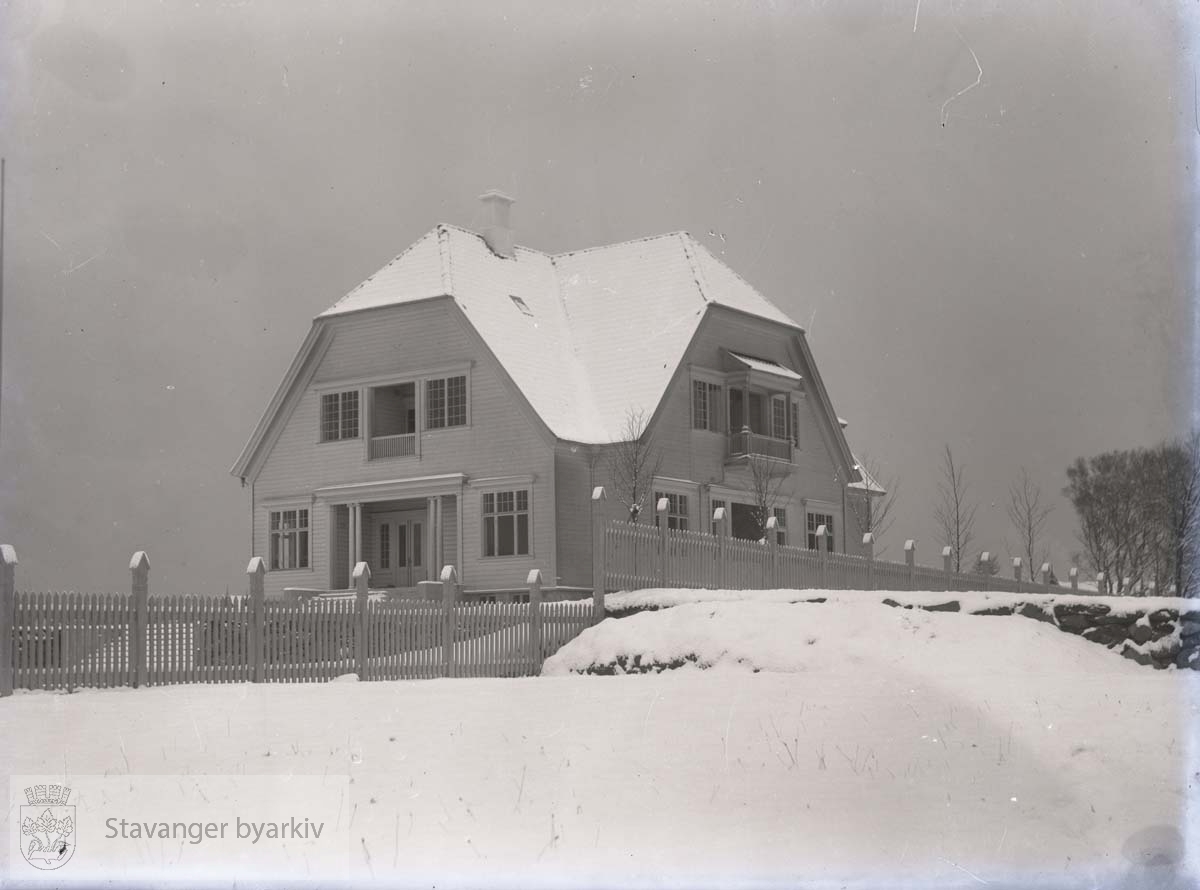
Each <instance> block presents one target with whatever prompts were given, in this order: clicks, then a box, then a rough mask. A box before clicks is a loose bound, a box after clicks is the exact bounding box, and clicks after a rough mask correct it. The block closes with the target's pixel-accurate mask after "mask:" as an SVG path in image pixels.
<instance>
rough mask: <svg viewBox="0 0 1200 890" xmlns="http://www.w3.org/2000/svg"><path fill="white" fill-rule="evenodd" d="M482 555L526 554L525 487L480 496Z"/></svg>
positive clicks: (527, 501)
mask: <svg viewBox="0 0 1200 890" xmlns="http://www.w3.org/2000/svg"><path fill="white" fill-rule="evenodd" d="M483 555H484V556H528V555H529V490H528V489H517V490H514V491H490V492H488V493H486V494H485V495H484V496H483Z"/></svg>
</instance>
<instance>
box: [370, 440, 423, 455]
mask: <svg viewBox="0 0 1200 890" xmlns="http://www.w3.org/2000/svg"><path fill="white" fill-rule="evenodd" d="M370 446H371V447H370V460H378V459H380V458H384V457H412V456H413V455H414V454H416V453H417V434H416V433H400V434H398V435H394V436H372V437H371V442H370Z"/></svg>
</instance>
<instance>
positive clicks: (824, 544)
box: [817, 525, 829, 590]
mask: <svg viewBox="0 0 1200 890" xmlns="http://www.w3.org/2000/svg"><path fill="white" fill-rule="evenodd" d="M828 534H829V529H828V528H826V527H825V526H824V525H818V526H817V563H818V564H819V565H820V567H821V589H822V590H828V589H829V564H828V562H827V557H828V556H829V540H828V537H827V536H828Z"/></svg>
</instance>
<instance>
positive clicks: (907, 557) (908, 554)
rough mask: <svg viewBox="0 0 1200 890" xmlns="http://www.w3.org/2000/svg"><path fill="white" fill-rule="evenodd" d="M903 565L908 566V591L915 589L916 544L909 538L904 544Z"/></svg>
mask: <svg viewBox="0 0 1200 890" xmlns="http://www.w3.org/2000/svg"><path fill="white" fill-rule="evenodd" d="M904 564H905V565H906V566H908V589H909V590H916V589H917V542H916V541H914V540H913V539H912V538H909V539H908V540H907V541H905V542H904Z"/></svg>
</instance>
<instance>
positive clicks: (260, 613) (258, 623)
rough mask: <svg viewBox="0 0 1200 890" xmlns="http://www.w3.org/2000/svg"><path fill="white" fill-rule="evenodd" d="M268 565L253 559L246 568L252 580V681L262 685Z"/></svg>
mask: <svg viewBox="0 0 1200 890" xmlns="http://www.w3.org/2000/svg"><path fill="white" fill-rule="evenodd" d="M266 573H267V564H266V562H265V561H264V560H263V558H262V557H261V556H255V557H252V558H251V560H250V564H249V565H248V566H246V574H247V575H248V576H249V578H250V640H249V643H250V681H251V682H252V683H262V682H263V681H264V679H265V674H266V666H265V664H264V662H263V624H264V623H265V621H264V617H265V616H264V612H266V594H264V593H263V576H264V575H265V574H266Z"/></svg>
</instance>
